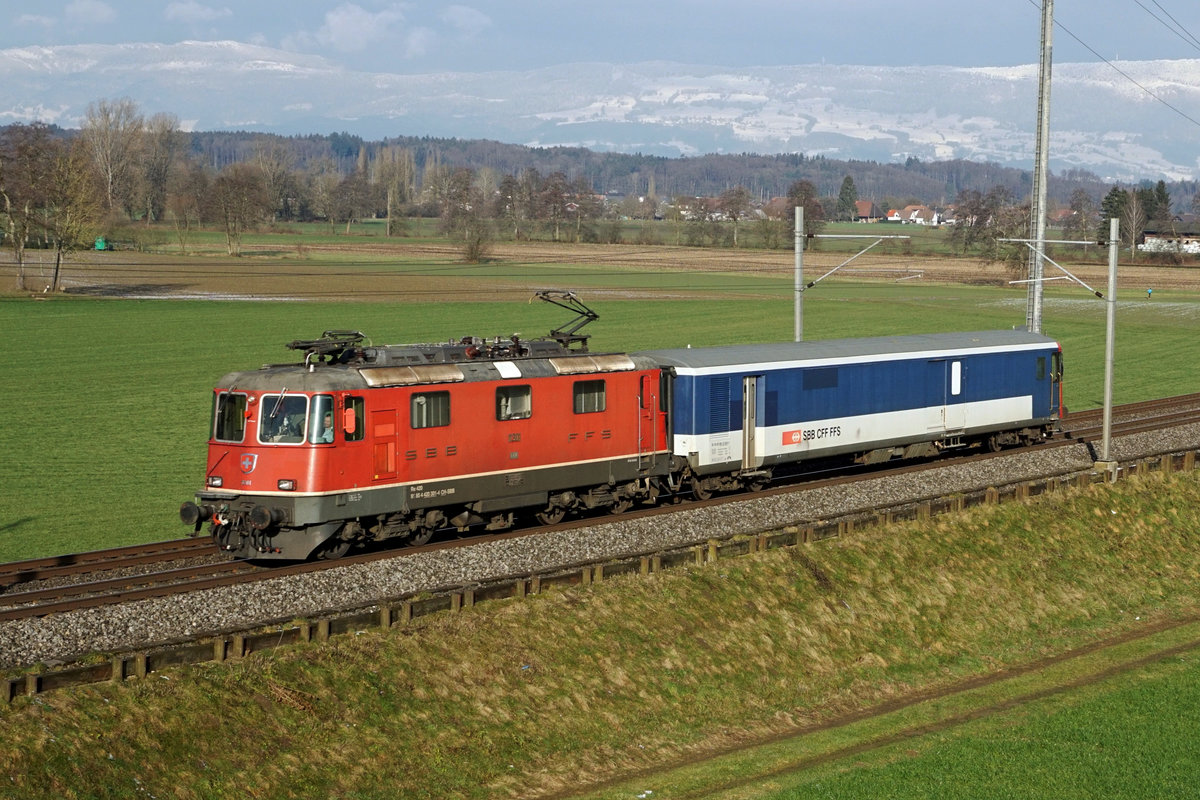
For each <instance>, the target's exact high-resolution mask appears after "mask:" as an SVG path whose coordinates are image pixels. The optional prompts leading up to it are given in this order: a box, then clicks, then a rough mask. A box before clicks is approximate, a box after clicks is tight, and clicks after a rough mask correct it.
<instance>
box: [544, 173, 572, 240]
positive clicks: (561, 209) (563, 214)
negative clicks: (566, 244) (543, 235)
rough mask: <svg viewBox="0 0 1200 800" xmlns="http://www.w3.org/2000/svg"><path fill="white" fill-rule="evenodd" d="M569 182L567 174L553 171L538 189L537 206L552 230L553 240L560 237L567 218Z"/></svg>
mask: <svg viewBox="0 0 1200 800" xmlns="http://www.w3.org/2000/svg"><path fill="white" fill-rule="evenodd" d="M569 189H570V184H569V183H568V182H567V176H566V175H564V174H563V173H561V172H553V173H551V174H549V175H547V176H546V179H545V180H544V181H542V186H541V189H540V191H538V203H537V205H538V208H539V210H540V212H541V214H540V216H541V218H542V219H544V220H545V221H546V223H547V224H548V225H549V226H550V229H551V231H553V238H554V241H556V242H557V241H559V240H560V239H561V238H562V224H563V222H564V221H565V220H566V218H567V202H568V193H569Z"/></svg>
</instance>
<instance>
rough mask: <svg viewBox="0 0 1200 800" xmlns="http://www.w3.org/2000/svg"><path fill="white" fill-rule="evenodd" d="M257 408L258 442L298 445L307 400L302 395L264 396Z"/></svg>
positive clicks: (302, 433) (302, 432)
mask: <svg viewBox="0 0 1200 800" xmlns="http://www.w3.org/2000/svg"><path fill="white" fill-rule="evenodd" d="M259 403H260V405H259V408H258V415H259V416H258V440H259V441H260V442H263V443H265V444H300V443H301V442H303V441H304V419H305V417H306V416H307V412H308V398H307V397H305V396H304V395H302V394H264V395H263V396H262V399H261V400H260V401H259Z"/></svg>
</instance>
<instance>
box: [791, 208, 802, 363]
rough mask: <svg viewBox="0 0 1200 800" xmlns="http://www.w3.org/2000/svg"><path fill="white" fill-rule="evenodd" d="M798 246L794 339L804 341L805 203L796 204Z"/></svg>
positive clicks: (796, 241) (796, 246) (795, 242)
mask: <svg viewBox="0 0 1200 800" xmlns="http://www.w3.org/2000/svg"><path fill="white" fill-rule="evenodd" d="M793 246H794V247H795V248H796V275H795V289H794V291H795V299H794V300H793V303H792V305H793V307H794V312H793V314H792V317H793V319H794V320H795V331H794V335H795V338H794V339H793V340H792V341H795V342H802V341H804V204H803V203H801V204H800V205H798V206H796V236H795V240H794V242H793Z"/></svg>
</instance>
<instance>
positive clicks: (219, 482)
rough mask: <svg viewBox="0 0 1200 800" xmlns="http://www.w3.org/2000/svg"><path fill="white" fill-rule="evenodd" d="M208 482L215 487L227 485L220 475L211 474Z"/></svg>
mask: <svg viewBox="0 0 1200 800" xmlns="http://www.w3.org/2000/svg"><path fill="white" fill-rule="evenodd" d="M207 483H208V485H209V486H211V487H212V488H214V489H219V488H220V487H221V486H223V485H225V481H224V479H222V478H221V476H220V475H209V476H208V481H207Z"/></svg>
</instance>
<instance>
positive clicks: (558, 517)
mask: <svg viewBox="0 0 1200 800" xmlns="http://www.w3.org/2000/svg"><path fill="white" fill-rule="evenodd" d="M566 515H567V510H566V509H565V508H563V507H562V506H550V507H548V508H547V509H546V510H545V511H539V512H537V513H536V514H534V516H535V517H537V521H538V522H540V523H542V524H543V525H557V524H558V523H560V522H562V521H563V517H565V516H566Z"/></svg>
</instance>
